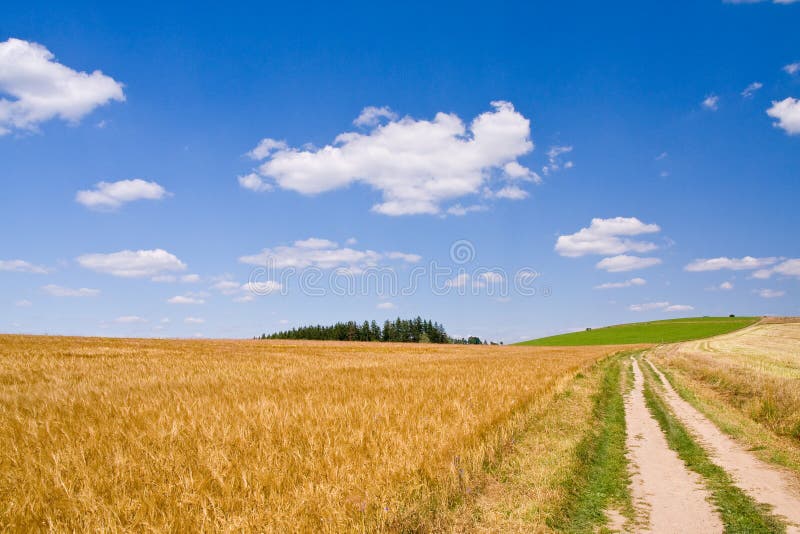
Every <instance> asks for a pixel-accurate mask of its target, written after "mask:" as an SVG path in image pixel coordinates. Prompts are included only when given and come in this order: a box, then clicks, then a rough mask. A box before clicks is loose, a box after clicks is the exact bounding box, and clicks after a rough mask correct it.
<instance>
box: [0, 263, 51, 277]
mask: <svg viewBox="0 0 800 534" xmlns="http://www.w3.org/2000/svg"><path fill="white" fill-rule="evenodd" d="M0 271H11V272H15V273H33V274H47V273H48V272H49V271H48V270H47V268H45V267H42V266H41V265H34V264H32V263H30V262H27V261H25V260H0Z"/></svg>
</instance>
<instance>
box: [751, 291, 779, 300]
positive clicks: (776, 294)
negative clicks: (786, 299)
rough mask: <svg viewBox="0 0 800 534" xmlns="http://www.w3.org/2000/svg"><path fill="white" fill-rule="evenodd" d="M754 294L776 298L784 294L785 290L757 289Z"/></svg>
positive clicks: (765, 297) (766, 297)
mask: <svg viewBox="0 0 800 534" xmlns="http://www.w3.org/2000/svg"><path fill="white" fill-rule="evenodd" d="M756 294H757V295H758V296H759V297H761V298H764V299H776V298H778V297H782V296H784V295H785V294H786V291H778V290H776V289H758V290H756Z"/></svg>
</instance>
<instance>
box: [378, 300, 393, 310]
mask: <svg viewBox="0 0 800 534" xmlns="http://www.w3.org/2000/svg"><path fill="white" fill-rule="evenodd" d="M376 308H378V309H379V310H393V309H395V308H397V306H395V305H394V303H392V302H381V303H380V304H378V305H377V306H376Z"/></svg>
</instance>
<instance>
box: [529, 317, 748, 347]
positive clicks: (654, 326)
mask: <svg viewBox="0 0 800 534" xmlns="http://www.w3.org/2000/svg"><path fill="white" fill-rule="evenodd" d="M758 320H759V317H687V318H684V319H669V320H666V321H650V322H647V323H630V324H621V325H616V326H607V327H605V328H594V329H592V330H585V331H581V332H572V333H570V334H560V335H557V336H550V337H543V338H540V339H532V340H530V341H523V342H521V343H517V344H518V345H537V346H550V347H557V346H562V347H567V346H577V345H617V344H627V343H675V342H677V341H688V340H690V339H701V338H704V337H711V336H716V335H719V334H726V333H728V332H732V331H734V330H738V329H740V328H744V327H745V326H750V325H751V324H753V323H755V322H756V321H758Z"/></svg>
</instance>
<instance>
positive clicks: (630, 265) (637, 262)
mask: <svg viewBox="0 0 800 534" xmlns="http://www.w3.org/2000/svg"><path fill="white" fill-rule="evenodd" d="M660 263H661V260H660V259H659V258H642V257H639V256H629V255H627V254H620V255H619V256H612V257H610V258H603V259H602V260H600V261H599V262H597V264H596V265H595V267H597V268H598V269H603V270H604V271H608V272H610V273H623V272H627V271H636V270H638V269H646V268H648V267H653V266H655V265H658V264H660Z"/></svg>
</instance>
